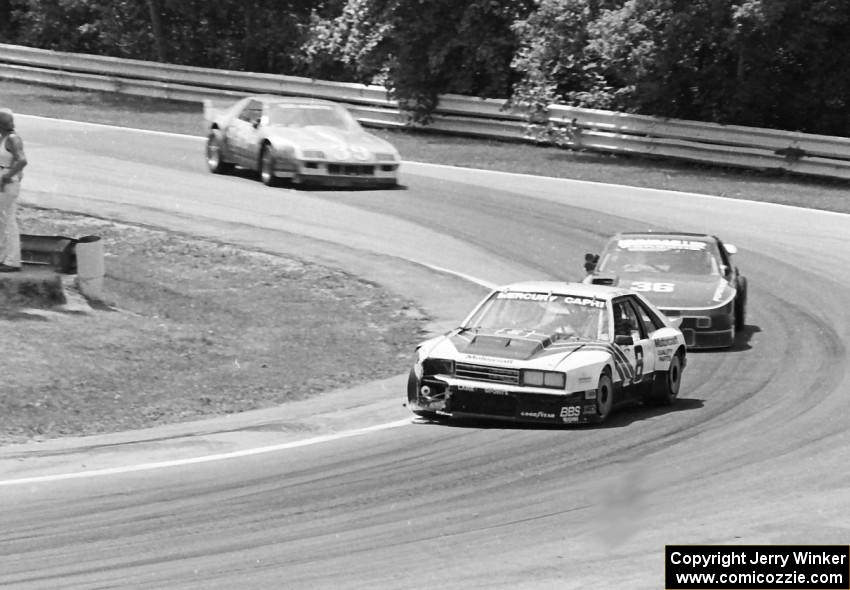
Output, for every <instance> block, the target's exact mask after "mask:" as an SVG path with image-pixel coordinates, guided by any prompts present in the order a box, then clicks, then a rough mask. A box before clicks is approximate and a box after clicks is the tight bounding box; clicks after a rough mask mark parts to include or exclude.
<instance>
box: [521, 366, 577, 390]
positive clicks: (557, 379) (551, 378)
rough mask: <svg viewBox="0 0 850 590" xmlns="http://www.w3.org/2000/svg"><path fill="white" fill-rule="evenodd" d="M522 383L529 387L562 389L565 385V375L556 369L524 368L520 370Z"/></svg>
mask: <svg viewBox="0 0 850 590" xmlns="http://www.w3.org/2000/svg"><path fill="white" fill-rule="evenodd" d="M522 384H523V385H528V386H530V387H551V388H552V389H564V387H566V385H567V376H566V375H565V374H564V373H558V372H556V371H534V370H531V369H526V370H524V371H522Z"/></svg>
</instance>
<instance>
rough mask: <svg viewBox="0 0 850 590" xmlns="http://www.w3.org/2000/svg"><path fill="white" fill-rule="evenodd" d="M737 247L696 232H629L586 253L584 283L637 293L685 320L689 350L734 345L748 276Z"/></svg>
mask: <svg viewBox="0 0 850 590" xmlns="http://www.w3.org/2000/svg"><path fill="white" fill-rule="evenodd" d="M737 251H738V250H737V248H736V247H735V246H733V245H731V244H724V243H723V242H722V241H720V239H719V238H717V237H716V236H713V235H708V234H697V233H684V232H675V233H661V232H624V233H619V234H616V235H615V236H613V237H612V238H611V239H610V240H608V243H607V244H606V245H605V247H604V248H603V250H602V253H601V254H599V255H597V254H587V255H586V256H585V270H586V271H587V272H588V275H587V276H586V277H585V279H584V282H585V283H592V284H596V285H617V286H620V287H624V288H627V289H631V290H633V291H638V292H640V293H642V294H644V295H645V296H646V298H647V299H649V300H650V301H652V302H653V303H654V304H655V305H656V306H657V307H658V308H659V309H660V310H661V311H662V312H663V313H664V314H665V315H667V316H668V317H670V318H678V319H681V324H680V326H679V327H680V328H681V330H682V332H683V333H684V335H685V341H686V342H687V345H688V347H689V348H722V347H729V346H732V345H733V344H734V343H735V337H736V332H737V331H738V330H742V329H743V328H744V326H745V323H746V310H747V279H746V277H744V276H742V275H741V273H740V272H739V271H738V267H737V266H735V264H734V263H733V261H732V255H733V254H735V253H736V252H737Z"/></svg>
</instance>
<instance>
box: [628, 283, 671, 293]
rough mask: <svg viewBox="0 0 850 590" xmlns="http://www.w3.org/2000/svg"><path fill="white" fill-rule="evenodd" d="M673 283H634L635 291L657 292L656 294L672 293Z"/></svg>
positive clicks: (633, 288)
mask: <svg viewBox="0 0 850 590" xmlns="http://www.w3.org/2000/svg"><path fill="white" fill-rule="evenodd" d="M673 287H675V285H674V284H673V283H650V282H648V281H635V282H633V283H632V287H631V288H632V290H633V291H655V292H656V293H672V292H673Z"/></svg>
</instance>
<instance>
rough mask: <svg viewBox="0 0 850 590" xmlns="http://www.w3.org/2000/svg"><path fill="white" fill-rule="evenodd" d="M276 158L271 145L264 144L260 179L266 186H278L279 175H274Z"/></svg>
mask: <svg viewBox="0 0 850 590" xmlns="http://www.w3.org/2000/svg"><path fill="white" fill-rule="evenodd" d="M274 169H275V158H274V151H273V150H272V148H271V146H269V145H266V146H263V153H262V154H261V155H260V180H262V181H263V184H264V185H266V186H277V184H278V180H277V176H275V175H274Z"/></svg>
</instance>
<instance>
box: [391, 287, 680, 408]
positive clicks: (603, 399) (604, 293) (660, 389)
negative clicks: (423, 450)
mask: <svg viewBox="0 0 850 590" xmlns="http://www.w3.org/2000/svg"><path fill="white" fill-rule="evenodd" d="M674 324H675V321H673V320H670V319H668V318H667V317H665V316H664V314H662V313H661V312H660V311H658V310H657V309H656V308H655V307H654V306H653V305H652V304H651V303H649V301H647V300H646V299H645V298H644V297H643V296H641V295H640V294H638V293H634V292H632V291H628V290H626V289H621V288H617V287H607V286H599V285H586V284H581V283H564V282H526V283H515V284H511V285H507V286H504V287H501V288H498V289H495V290H494V291H492V292H491V293H490V294H489V295H488V296H487V297H486V298H485V299H484V300H483V301H482V302H481V303H479V304H478V306H477V307H475V309H474V310H473V311H472V313H470V314H469V316H468V317H467V318H466V319H465V320H464V321H463V323H462V324H461V325H460V326H459V327H458V328H456V329H454V330H451V331H449V332H448V333H446V334H444V335H442V336H439V337H436V338H432V339H429V340H427V341H425V342H423V343H422V344H420V345H419V346H418V347H417V349H416V361H415V363H414V365H413V367H412V369H411V371H410V376H409V379H408V387H407V403H408V408H409V409H410V410H411V411H412V412H413V413H414V414H417V415H418V416H421V417H424V418H429V419H436V420H439V419H443V418H486V419H496V420H508V421H517V422H531V423H544V424H581V423H589V422H590V423H593V422H596V423H598V422H602V421H604V420H605V419H606V418H608V416H609V415H610V414H611V412H612V411H613V410H614V409H615V408H616V407H617V406H618V405H620V404H621V403H624V402H627V401H642V402H646V403H648V404H658V405H666V404H671V403H673V402H674V401H675V400H676V397H677V396H678V394H679V388H680V385H681V380H682V373H683V371H684V369H685V365H686V348H685V339H684V336H683V335H682V332H681V331H679V330H678V329H677V328H676V327H675V325H674Z"/></svg>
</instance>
